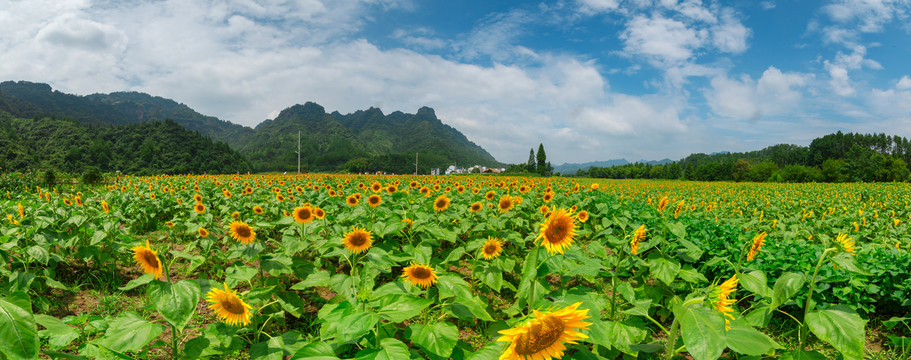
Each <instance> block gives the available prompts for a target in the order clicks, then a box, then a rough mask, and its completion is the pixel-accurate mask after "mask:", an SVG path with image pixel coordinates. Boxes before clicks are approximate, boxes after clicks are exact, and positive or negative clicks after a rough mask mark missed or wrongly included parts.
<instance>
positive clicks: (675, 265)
mask: <svg viewBox="0 0 911 360" xmlns="http://www.w3.org/2000/svg"><path fill="white" fill-rule="evenodd" d="M648 268H649V271H651V273H652V275H654V276H655V277H657V278H658V280H661V282H663V283H665V284H667V285H671V283H673V282H674V278H676V277H677V273H678V272H680V263H679V262H677V261H676V260H669V259H665V258H663V257H660V255H658V254H657V253H652V255H650V256H649V259H648Z"/></svg>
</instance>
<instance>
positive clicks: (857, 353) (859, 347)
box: [806, 305, 867, 359]
mask: <svg viewBox="0 0 911 360" xmlns="http://www.w3.org/2000/svg"><path fill="white" fill-rule="evenodd" d="M806 323H807V326H808V327H809V328H810V331H812V332H813V334H815V335H816V336H817V337H819V338H820V339H821V340H823V341H825V342H827V343H829V344H830V345H832V346H833V347H834V348H835V349H837V350H838V351H840V352H841V354H842V355H843V356H844V357H845V359H861V358H862V357H863V355H864V326H865V324H866V323H867V321H866V320H863V319H861V318H860V316H859V315H857V313H855V312H854V310H852V309H851V308H849V307H847V306H844V305H835V306H832V307H830V308H828V309H826V310H815V311H811V312H810V313H809V314H807V317H806Z"/></svg>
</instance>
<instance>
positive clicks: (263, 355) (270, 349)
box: [250, 336, 284, 360]
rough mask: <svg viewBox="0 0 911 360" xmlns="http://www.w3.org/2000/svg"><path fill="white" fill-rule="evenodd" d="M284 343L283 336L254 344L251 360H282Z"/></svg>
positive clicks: (251, 349) (251, 348) (251, 350)
mask: <svg viewBox="0 0 911 360" xmlns="http://www.w3.org/2000/svg"><path fill="white" fill-rule="evenodd" d="M283 347H284V342H283V341H282V337H281V336H274V337H272V338H270V339H269V340H267V341H263V342H261V343H258V344H253V346H251V347H250V359H251V360H282V355H284V351H282V348H283Z"/></svg>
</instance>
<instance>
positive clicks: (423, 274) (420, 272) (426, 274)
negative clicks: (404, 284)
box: [411, 267, 430, 280]
mask: <svg viewBox="0 0 911 360" xmlns="http://www.w3.org/2000/svg"><path fill="white" fill-rule="evenodd" d="M411 276H413V277H414V278H415V279H418V280H424V279H429V278H430V270H428V269H426V268H423V267H418V268H415V269H414V270H412V271H411Z"/></svg>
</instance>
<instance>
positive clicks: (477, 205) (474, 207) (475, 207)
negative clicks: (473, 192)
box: [468, 202, 484, 213]
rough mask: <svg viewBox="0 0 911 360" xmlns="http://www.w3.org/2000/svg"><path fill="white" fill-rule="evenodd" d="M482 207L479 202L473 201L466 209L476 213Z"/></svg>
mask: <svg viewBox="0 0 911 360" xmlns="http://www.w3.org/2000/svg"><path fill="white" fill-rule="evenodd" d="M483 208H484V205H481V203H480V202H475V203H473V204H471V207H470V208H468V209H469V210H471V212H473V213H476V212H478V211H481V209H483Z"/></svg>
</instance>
